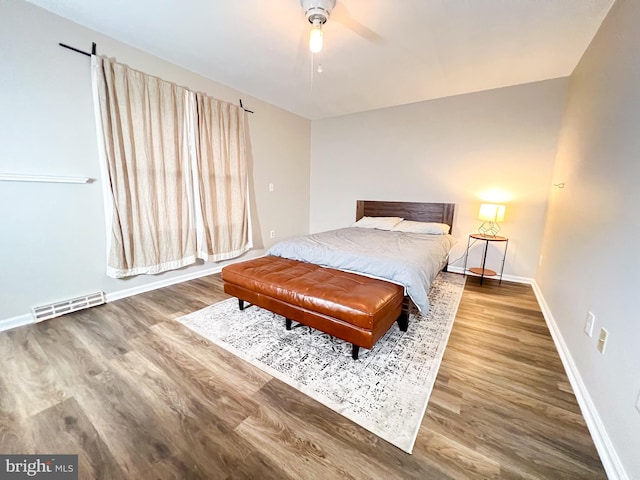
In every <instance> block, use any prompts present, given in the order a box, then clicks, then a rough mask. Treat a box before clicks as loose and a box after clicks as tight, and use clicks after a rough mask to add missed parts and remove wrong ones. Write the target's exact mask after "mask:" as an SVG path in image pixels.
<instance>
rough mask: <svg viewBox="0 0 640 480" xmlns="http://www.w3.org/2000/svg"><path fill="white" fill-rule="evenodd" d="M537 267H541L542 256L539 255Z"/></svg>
mask: <svg viewBox="0 0 640 480" xmlns="http://www.w3.org/2000/svg"><path fill="white" fill-rule="evenodd" d="M538 266H539V267H541V266H542V255H540V260H538Z"/></svg>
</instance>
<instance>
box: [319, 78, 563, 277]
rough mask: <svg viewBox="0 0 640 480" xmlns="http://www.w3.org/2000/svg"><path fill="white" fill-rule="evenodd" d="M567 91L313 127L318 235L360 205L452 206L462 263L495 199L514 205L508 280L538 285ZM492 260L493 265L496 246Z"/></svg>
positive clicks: (508, 229)
mask: <svg viewBox="0 0 640 480" xmlns="http://www.w3.org/2000/svg"><path fill="white" fill-rule="evenodd" d="M567 84H568V80H567V79H556V80H548V81H544V82H538V83H532V84H526V85H521V86H516V87H510V88H502V89H497V90H490V91H485V92H480V93H472V94H467V95H459V96H455V97H448V98H443V99H439V100H431V101H426V102H421V103H415V104H411V105H404V106H399V107H392V108H385V109H381V110H374V111H369V112H363V113H358V114H353V115H347V116H342V117H336V118H331V119H327V120H319V121H314V122H313V123H312V141H311V231H320V230H326V229H330V228H338V227H342V226H346V225H348V224H350V223H351V222H353V220H354V215H355V202H356V200H357V199H366V200H402V201H424V202H453V203H455V204H456V216H455V225H454V235H455V236H456V238H457V239H458V244H457V245H456V247H454V251H453V253H452V256H451V258H452V260H455V259H456V258H458V257H460V255H462V253H463V252H464V249H465V247H466V245H467V234H468V233H472V232H475V231H477V228H478V226H479V224H480V223H481V222H479V221H478V220H477V214H478V209H479V206H480V203H481V200H491V199H493V200H497V201H501V202H504V203H506V205H507V213H506V220H505V223H504V224H502V228H503V230H502V233H503V234H504V235H506V236H508V237H510V243H509V251H508V255H507V262H506V265H505V274H507V275H511V276H516V277H528V278H532V277H533V276H534V275H535V271H536V268H537V264H538V257H539V252H540V241H541V237H542V231H543V228H544V219H545V215H546V206H547V199H548V195H549V189H550V186H551V174H552V170H553V162H554V156H555V151H556V144H557V138H558V131H559V128H560V121H561V118H562V111H563V108H564V101H565V95H566V89H567ZM478 247H479V246H478ZM479 250H480V249H479V248H476V250H474V251H473V253H472V254H471V256H472V257H473V258H477V257H478V256H479ZM491 253H492V254H493V257H494V258H493V262H494V263H493V264H494V265H496V263H495V262H496V260H497V257H498V255H499V253H498V251H497V248H496V249H495V251H493V250H492V251H491ZM489 260H491V258H490V259H489ZM475 263H476V260H474V261H473V264H475ZM455 265H456V266H462V262H461V261H458V262H457V263H456V264H455ZM488 266H490V265H488Z"/></svg>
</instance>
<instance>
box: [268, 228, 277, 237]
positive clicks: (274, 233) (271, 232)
mask: <svg viewBox="0 0 640 480" xmlns="http://www.w3.org/2000/svg"><path fill="white" fill-rule="evenodd" d="M269 238H276V231H275V230H270V231H269Z"/></svg>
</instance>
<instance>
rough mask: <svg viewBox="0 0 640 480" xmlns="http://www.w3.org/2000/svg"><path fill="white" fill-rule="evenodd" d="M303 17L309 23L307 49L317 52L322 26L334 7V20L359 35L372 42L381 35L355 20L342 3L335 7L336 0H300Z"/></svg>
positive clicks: (319, 45) (378, 39) (318, 50)
mask: <svg viewBox="0 0 640 480" xmlns="http://www.w3.org/2000/svg"><path fill="white" fill-rule="evenodd" d="M300 5H301V6H302V8H303V10H304V14H305V17H306V18H307V20H308V21H309V23H310V24H311V30H310V31H309V50H311V52H312V53H318V52H320V51H321V50H322V40H323V39H322V37H323V34H322V26H323V25H324V24H325V23H327V21H328V20H329V17H330V16H331V13H332V12H333V10H334V9H335V10H336V12H335V14H336V15H335V18H336V21H337V22H338V23H340V24H342V25H344V26H345V27H347V28H348V29H350V30H352V31H353V32H355V33H356V34H358V35H360V36H361V37H364V38H366V39H367V40H370V41H373V42H379V41H380V40H381V37H380V36H379V35H378V34H377V33H375V32H373V31H372V30H369V29H368V28H367V27H365V26H364V25H362V24H361V23H359V22H358V21H356V20H355V19H354V18H353V17H352V16H351V15H350V14H349V12H348V11H347V9H346V8H344V7H342V5H338V6H337V7H336V0H300Z"/></svg>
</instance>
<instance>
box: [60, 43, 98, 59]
mask: <svg viewBox="0 0 640 480" xmlns="http://www.w3.org/2000/svg"><path fill="white" fill-rule="evenodd" d="M58 45H60V46H61V47H64V48H68V49H69V50H73V51H74V52H77V53H81V54H82V55H86V56H87V57H90V56H91V55H96V48H97V47H96V42H93V43H92V44H91V53H89V52H85V51H84V50H80V49H79V48H76V47H72V46H70V45H65V44H64V43H58Z"/></svg>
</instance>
